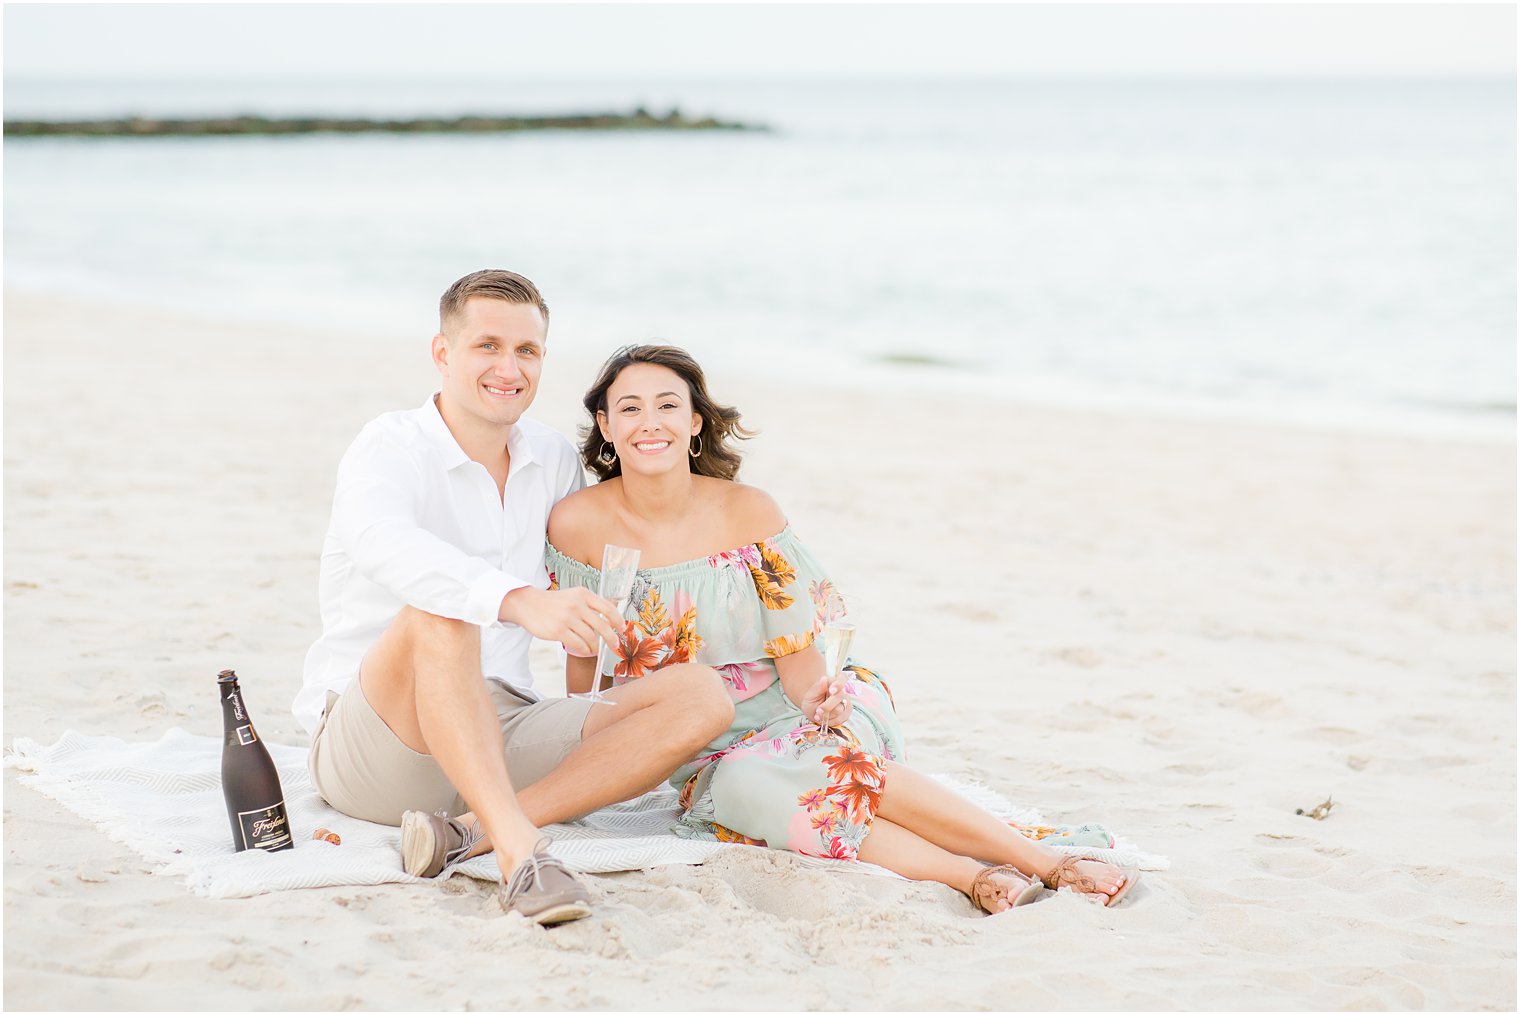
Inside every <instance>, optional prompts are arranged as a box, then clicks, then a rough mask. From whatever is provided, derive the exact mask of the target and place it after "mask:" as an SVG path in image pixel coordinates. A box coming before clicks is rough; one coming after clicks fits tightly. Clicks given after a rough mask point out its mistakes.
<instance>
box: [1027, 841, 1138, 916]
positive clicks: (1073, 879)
mask: <svg viewBox="0 0 1520 1015" xmlns="http://www.w3.org/2000/svg"><path fill="white" fill-rule="evenodd" d="M1083 860H1092V857H1087V856H1073V855H1072V854H1070V853H1068V854H1066V855H1065V856H1063V857H1061V860H1060V862H1059V863H1057V864H1056V865H1055V866H1054V867H1052V868H1050V871H1049V873H1047V874H1046V875H1045V876H1044V877H1043V878H1041V879H1040V880H1041V881H1043V882H1045V887H1046V888H1049V889H1050V890H1051V891H1059V890H1060V889H1062V888H1070V889H1071V890H1072V891H1075V892H1081V893H1082V894H1083V895H1096V896H1098V897H1099V898H1101V899H1104V900H1105V901H1104V903H1103V904H1104V905H1105V906H1112V905H1115V904H1116V903H1117V902H1118V901H1119V900H1120V899H1122V898H1124V896H1126V895H1128V894H1129V890H1130V889H1131V888H1133V887H1135V883H1136V882H1137V881H1139V880H1140V871H1139V869H1138V868H1135V867H1119V865H1118V864H1112V863H1108V861H1107V860H1093V862H1094V863H1106V864H1108V865H1109V866H1110V867H1117V868H1118V870H1119V871H1121V872H1122V873H1123V874H1124V884H1122V885H1120V886H1119V890H1118V891H1117V892H1115V893H1114V894H1112V895H1109V894H1108V893H1107V892H1104V891H1101V890H1099V888H1098V882H1096V881H1094V880H1093V879H1092V878H1090V877H1088V876H1087V875H1086V874H1078V873H1077V870H1076V867H1077V864H1078V863H1079V862H1081V861H1083Z"/></svg>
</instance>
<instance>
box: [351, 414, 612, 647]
mask: <svg viewBox="0 0 1520 1015" xmlns="http://www.w3.org/2000/svg"><path fill="white" fill-rule="evenodd" d="M415 468H416V467H415V465H413V464H412V463H411V462H410V461H408V460H407V459H405V458H404V457H402V456H398V455H391V454H387V453H386V449H385V448H384V447H383V446H377V445H375V444H369V445H359V446H356V447H355V448H353V449H350V451H349V453H348V454H347V455H345V456H344V458H343V461H342V462H341V463H340V464H339V466H338V483H337V490H336V492H335V493H334V495H333V534H334V536H335V537H336V538H337V540H338V542H339V543H340V544H341V545H342V546H343V548H344V549H345V550H346V551H347V552H348V555H349V557H350V559H352V560H353V562H354V567H355V569H356V570H357V571H358V572H359V573H360V574H361V575H363V576H364V577H366V578H368V579H369V580H370V581H373V582H375V583H376V584H378V585H382V586H384V587H385V588H387V589H389V590H390V591H391V592H392V593H394V594H395V595H396V596H397V598H399V599H401V600H402V601H403V602H405V603H407V604H408V605H409V606H412V607H415V608H416V609H419V610H422V611H423V612H425V613H431V614H433V615H435V616H439V617H448V618H450V619H453V620H463V621H467V622H469V623H472V624H476V625H478V626H481V627H486V626H488V625H490V624H493V623H495V622H497V621H501V622H504V623H510V624H518V625H520V626H521V627H523V628H525V629H526V630H527V631H528V632H529V633H531V634H533V635H535V636H537V637H539V638H544V639H546V640H551V641H559V642H563V643H564V644H565V645H567V646H569V647H570V648H573V649H576V650H578V651H587V650H589V651H592V652H594V651H595V650H596V640H595V639H596V637H597V635H598V634H601V635H603V636H604V637H610V638H615V637H616V628H614V627H613V626H612V624H611V623H610V622H609V620H608V619H607V618H608V617H611V616H613V615H614V614H615V612H616V611H615V609H614V605H613V604H612V603H609V602H607V600H605V599H602V598H601V597H600V596H597V595H595V594H593V593H591V592H589V591H588V590H586V589H567V590H564V591H554V592H551V591H547V590H544V589H540V588H538V587H536V586H535V585H533V584H532V583H531V582H529V581H528V580H527V579H525V578H522V577H519V576H516V575H510V574H507V573H506V572H504V571H501V570H499V569H497V568H494V567H492V566H491V565H490V564H487V563H486V562H485V561H483V560H481V559H480V558H479V557H475V556H472V555H470V554H468V553H466V552H464V551H463V550H461V549H459V548H458V547H457V546H454V545H453V544H452V543H450V542H448V541H447V540H444V539H442V538H440V537H438V536H436V535H434V534H433V533H431V532H429V531H427V530H426V529H424V528H422V527H421V526H420V525H419V524H418V520H417V515H418V510H419V504H418V497H419V491H420V487H421V481H420V478H419V477H418V476H417V474H416V472H415Z"/></svg>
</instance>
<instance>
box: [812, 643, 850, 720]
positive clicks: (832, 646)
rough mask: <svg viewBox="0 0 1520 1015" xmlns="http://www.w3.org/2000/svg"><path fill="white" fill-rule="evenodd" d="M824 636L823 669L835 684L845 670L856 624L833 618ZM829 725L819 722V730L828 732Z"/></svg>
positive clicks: (830, 681)
mask: <svg viewBox="0 0 1520 1015" xmlns="http://www.w3.org/2000/svg"><path fill="white" fill-rule="evenodd" d="M820 636H821V637H822V638H823V669H824V673H826V674H827V675H828V678H829V683H830V684H833V683H835V682H836V681H837V680H838V679H839V675H840V673H841V672H843V670H844V664H845V660H846V659H847V658H848V657H849V654H850V642H852V641H854V640H855V625H854V624H851V623H849V622H848V621H844V620H831V621H829V622H828V623H827V624H825V625H824V626H823V631H822V633H821V635H820ZM828 730H829V727H828V726H827V725H825V724H824V722H819V723H818V731H819V732H820V733H827V732H828Z"/></svg>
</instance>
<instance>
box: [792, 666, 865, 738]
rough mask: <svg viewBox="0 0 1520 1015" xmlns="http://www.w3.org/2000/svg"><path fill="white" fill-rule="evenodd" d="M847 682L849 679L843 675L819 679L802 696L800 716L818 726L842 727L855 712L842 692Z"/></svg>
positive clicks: (826, 675)
mask: <svg viewBox="0 0 1520 1015" xmlns="http://www.w3.org/2000/svg"><path fill="white" fill-rule="evenodd" d="M849 681H850V678H849V677H848V676H845V675H844V674H840V676H838V677H837V678H835V679H833V680H830V679H829V676H828V674H824V675H823V676H821V677H819V678H818V682H817V683H816V684H814V685H813V686H812V688H811V689H810V690H809V691H808V693H807V694H806V695H804V696H803V699H802V703H801V708H802V714H803V715H804V716H806V717H807V718H809V719H811V720H813V722H816V723H817V724H818V725H819V726H824V727H830V726H843V725H844V724H845V723H846V722H847V721H849V718H850V715H851V713H853V712H854V711H855V706H854V705H853V704H852V703H851V702H850V700H849V698H848V697H847V696H846V695H845V692H844V688H845V684H847V683H849Z"/></svg>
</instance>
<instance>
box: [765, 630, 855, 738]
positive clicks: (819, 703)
mask: <svg viewBox="0 0 1520 1015" xmlns="http://www.w3.org/2000/svg"><path fill="white" fill-rule="evenodd" d="M775 663H776V673H777V675H778V676H780V677H781V689H782V690H783V691H785V692H786V696H787V697H788V698H790V699H791V701H792V704H794V705H796V706H797V708H798V709H799V710H800V711H801V712H802V714H803V716H804V717H806V718H808V719H811V720H812V721H814V722H821V723H822V724H823V725H825V726H838V725H839V724H841V723H843V722H844V721H845V720H847V719H849V718H850V713H851V712H852V711H854V706H852V705H851V704H850V702H849V701H848V700H846V698H845V694H844V685H845V684H847V683H849V682H850V680H851V679H852V678H851V676H850V674H849V673H842V674H840V676H839V679H838V680H836V681H834V682H833V683H832V684H830V682H829V679H828V675H827V674H826V673H825V672H824V664H823V654H822V653H820V652H819V651H818V649H817V648H815V647H814V646H812V645H809V646H808V647H807V648H805V649H803V650H802V651H801V652H793V653H792V654H791V655H784V656H777V657H776V659H775Z"/></svg>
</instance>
